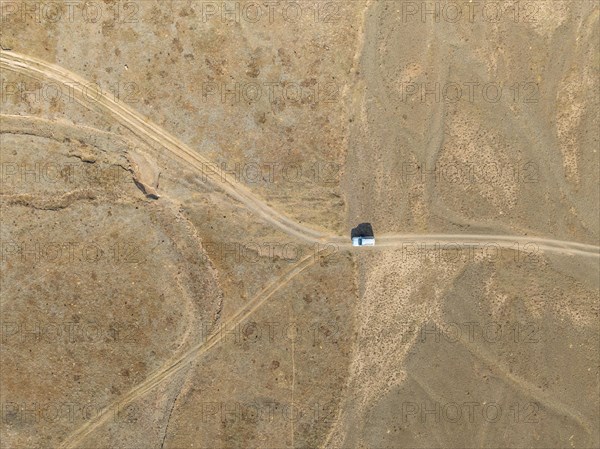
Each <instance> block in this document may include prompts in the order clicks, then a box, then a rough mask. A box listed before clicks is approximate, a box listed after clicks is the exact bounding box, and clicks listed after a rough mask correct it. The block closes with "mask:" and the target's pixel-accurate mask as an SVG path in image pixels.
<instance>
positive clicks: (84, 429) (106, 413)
mask: <svg viewBox="0 0 600 449" xmlns="http://www.w3.org/2000/svg"><path fill="white" fill-rule="evenodd" d="M322 252H323V251H320V252H319V253H317V255H309V256H306V257H304V258H303V259H302V260H301V261H300V262H298V263H297V264H296V265H294V266H293V267H291V268H290V269H289V270H288V271H287V272H286V273H285V274H283V276H281V277H280V278H279V279H277V280H276V281H274V282H272V283H271V284H269V285H268V286H267V287H265V288H264V289H263V290H261V291H260V292H259V293H257V294H256V295H255V296H254V297H253V298H252V299H251V300H250V301H249V302H248V303H247V305H246V306H245V307H243V308H241V309H240V310H239V311H238V312H237V313H236V314H235V315H233V316H232V317H230V318H229V319H228V320H227V321H226V322H225V323H224V325H223V328H221V329H219V331H217V332H215V333H213V334H211V335H210V336H209V337H208V338H207V339H206V341H204V342H200V343H198V344H196V345H195V346H194V347H192V348H191V349H190V350H188V351H187V352H186V353H184V354H182V355H181V356H180V357H177V358H175V359H172V360H170V361H169V362H167V363H168V366H166V367H165V368H162V369H160V370H158V371H156V372H154V373H153V374H151V375H150V376H149V377H148V378H146V379H145V380H144V381H143V382H141V383H140V384H138V385H137V386H136V387H134V388H133V389H131V390H130V391H129V392H128V393H126V394H125V395H124V396H122V397H121V398H120V399H119V400H118V401H116V402H114V403H113V404H110V405H109V406H107V407H105V408H104V409H103V410H102V411H101V412H100V413H98V414H97V415H96V416H95V417H94V418H92V419H90V420H89V421H87V422H86V423H85V424H83V425H82V426H81V427H80V428H79V429H77V430H76V431H74V432H73V433H71V434H70V435H69V436H68V437H67V438H66V439H65V440H64V441H63V442H62V443H61V445H60V446H59V448H60V449H68V448H75V447H77V446H78V445H79V444H80V443H81V442H82V441H83V440H84V439H85V438H86V437H87V436H88V435H89V434H90V433H92V432H93V431H94V430H95V429H97V428H98V427H100V426H101V425H102V424H104V423H105V422H106V421H107V420H109V419H110V417H111V416H114V415H113V413H115V412H116V411H117V410H119V409H122V408H123V407H125V406H126V405H127V404H129V403H130V402H132V401H134V400H135V399H137V398H139V397H141V396H143V395H144V394H145V393H147V392H149V391H150V390H152V389H153V388H154V387H156V386H157V385H159V384H160V383H161V382H162V381H164V380H165V379H167V378H169V377H171V376H173V375H174V374H176V373H178V372H180V371H181V370H182V369H184V368H186V367H187V366H188V365H189V364H191V363H192V362H193V361H194V360H195V359H196V358H198V357H199V356H201V355H202V354H204V353H206V352H207V351H208V350H210V349H211V348H213V347H214V346H215V345H216V344H217V343H219V342H220V341H221V340H222V338H223V336H224V335H227V333H228V332H229V331H232V330H233V329H234V328H235V327H236V326H237V325H238V324H240V323H242V322H243V321H244V320H245V319H247V318H248V317H249V316H250V315H252V314H253V313H254V312H255V311H256V310H258V309H259V308H260V307H261V306H262V305H263V304H264V303H265V302H266V301H267V300H268V299H269V298H271V296H273V295H274V294H275V293H277V291H279V290H280V289H281V288H282V287H284V286H286V285H287V284H288V283H289V282H290V281H292V280H293V279H294V278H295V277H296V276H297V275H299V274H300V273H301V272H302V271H304V270H305V269H307V268H309V267H310V266H312V265H313V264H314V263H315V262H316V261H317V260H319V255H320V254H321V253H322Z"/></svg>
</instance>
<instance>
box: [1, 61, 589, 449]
mask: <svg viewBox="0 0 600 449" xmlns="http://www.w3.org/2000/svg"><path fill="white" fill-rule="evenodd" d="M0 67H2V68H5V69H7V70H11V71H16V72H21V73H25V74H27V75H29V76H32V77H34V78H36V79H40V78H49V79H51V80H54V81H56V82H58V83H61V84H62V85H64V86H66V87H68V88H70V89H72V90H73V92H74V93H76V94H77V96H76V100H77V101H78V102H79V103H81V104H82V105H84V106H85V107H89V106H90V104H89V103H90V100H89V98H88V96H87V93H86V92H85V86H86V85H89V83H88V82H87V81H86V80H84V79H83V78H81V77H79V76H78V75H76V74H74V73H72V72H70V71H67V70H65V69H63V68H61V67H58V66H56V65H53V64H49V63H47V62H45V61H42V60H40V59H37V58H33V57H29V56H25V55H21V54H18V53H15V52H9V51H6V50H1V51H0ZM94 105H97V106H99V107H100V108H102V109H103V110H104V111H105V112H108V113H109V114H110V115H111V116H113V117H114V118H115V119H116V120H117V121H118V122H119V123H120V124H122V125H123V126H125V127H126V128H128V129H129V130H131V131H132V132H133V133H134V134H135V135H137V136H138V137H139V138H140V139H142V140H144V141H146V142H148V141H149V142H154V143H158V144H160V145H162V146H163V147H164V148H166V149H167V150H168V151H169V152H170V153H171V154H172V155H174V156H175V157H177V158H178V159H180V160H182V161H184V162H186V163H187V164H189V165H190V166H192V167H194V168H195V169H197V170H199V171H200V172H202V173H204V170H205V168H206V167H210V166H212V165H213V164H212V162H211V161H209V160H208V159H206V158H204V157H202V156H201V155H199V154H197V153H196V152H194V151H193V150H192V149H191V148H190V147H189V146H187V145H186V144H184V143H183V142H181V141H179V140H178V139H177V138H176V137H174V136H172V135H171V134H169V133H168V132H167V131H165V130H163V129H161V128H160V127H158V126H156V125H155V124H153V123H152V122H150V121H149V120H148V119H147V118H145V117H143V116H142V115H141V114H139V113H138V112H136V111H135V110H133V109H131V108H129V107H127V106H126V105H122V104H120V103H118V102H115V101H114V100H112V99H110V98H109V97H108V96H106V95H104V94H99V95H98V97H97V98H96V99H94ZM209 180H210V181H211V182H212V183H213V184H214V185H216V186H217V187H220V188H221V189H222V190H224V191H225V192H226V193H227V194H228V195H230V196H231V197H233V198H235V199H237V200H238V201H240V202H242V203H243V204H244V205H246V206H247V207H248V208H249V209H250V210H252V211H253V212H255V213H256V214H257V215H259V216H260V217H262V218H263V219H264V220H265V221H267V222H269V223H271V224H273V225H274V226H276V227H277V228H279V229H281V230H282V231H284V232H285V233H287V234H288V235H293V236H295V237H297V238H299V239H301V240H303V241H305V242H311V243H329V244H334V245H336V246H337V247H343V248H351V245H350V243H349V242H348V240H347V239H346V238H344V237H342V236H337V235H333V234H328V233H326V232H324V231H319V230H315V229H311V228H309V227H306V226H304V225H301V224H299V223H296V222H294V221H293V220H291V219H290V218H289V217H287V216H285V215H283V214H282V213H280V212H278V211H277V210H275V209H273V208H272V207H270V206H269V205H267V204H266V203H264V202H263V201H261V200H260V199H259V198H258V197H256V196H255V195H254V194H253V193H252V192H251V191H250V190H248V189H247V188H246V187H244V186H243V185H241V184H232V183H231V182H229V181H227V180H226V181H225V182H216V181H214V180H211V179H210V178H209ZM413 243H417V244H419V243H440V244H442V243H455V244H459V245H467V246H468V245H475V244H477V245H478V244H491V245H496V246H498V247H504V248H513V249H514V246H515V243H519V244H522V245H525V244H527V243H533V244H536V245H537V248H538V249H541V250H543V251H550V252H558V253H562V254H569V255H580V256H588V257H589V256H591V257H599V256H600V247H598V246H595V245H589V244H583V243H576V242H568V241H558V240H552V239H545V238H540V237H522V236H506V235H474V234H457V235H448V234H425V235H416V234H415V235H410V234H408V235H406V234H389V235H383V236H378V246H377V247H375V248H377V249H379V248H398V247H404V246H405V245H407V244H409V245H410V244H413ZM316 260H317V257H316V256H315V257H313V256H307V257H305V258H304V259H302V260H301V261H300V262H299V263H298V264H296V265H295V266H294V267H292V268H291V269H290V270H288V271H287V272H286V273H285V274H284V275H283V276H282V277H281V278H279V279H278V280H277V281H276V282H274V283H272V284H270V285H269V286H267V287H265V288H264V289H263V290H262V291H261V292H259V293H258V294H257V295H256V296H255V297H254V298H252V300H250V301H249V302H248V304H247V305H246V306H245V307H243V308H242V309H241V310H240V311H238V312H237V313H236V314H235V315H234V316H232V317H231V318H229V319H228V320H227V321H226V322H225V325H224V326H225V328H226V329H227V330H232V329H233V328H234V327H235V326H236V325H237V324H239V323H240V322H242V321H243V320H244V319H246V318H247V317H248V316H250V315H251V314H252V313H253V312H254V311H255V310H257V309H258V308H259V307H260V306H261V305H262V304H263V303H264V302H265V301H267V300H268V299H269V298H270V297H271V296H272V295H273V294H274V293H275V292H277V291H278V290H279V289H280V288H282V287H283V286H285V285H286V284H288V283H289V282H290V281H291V280H292V279H293V278H294V277H295V276H296V275H298V274H299V273H300V272H302V271H303V270H305V269H306V268H308V267H309V266H311V265H312V264H313V263H314V262H315V261H316ZM222 335H223V333H222V332H219V333H215V334H212V335H211V336H210V337H209V338H208V339H207V341H206V342H201V343H198V344H197V345H195V346H194V347H193V348H192V349H190V350H189V351H188V352H186V353H185V354H183V355H182V356H180V357H178V358H176V359H175V360H171V361H169V362H168V364H167V366H166V367H165V368H162V369H160V370H158V371H157V372H155V373H153V374H151V375H150V376H149V377H148V378H147V379H146V380H144V381H143V382H142V383H140V384H138V385H137V386H136V387H135V388H133V389H132V390H131V391H130V392H128V393H127V394H125V395H124V396H123V397H122V398H121V399H120V400H119V401H117V402H115V403H113V404H111V405H110V406H108V407H107V409H106V410H105V412H106V411H110V410H115V409H118V408H119V407H122V406H123V405H126V404H128V403H130V402H131V401H133V400H135V399H136V398H138V397H140V396H142V395H143V394H145V393H146V392H148V391H150V390H151V389H152V388H154V387H155V386H156V385H158V384H159V383H161V382H162V381H163V380H165V379H166V378H168V377H170V376H171V375H173V374H175V373H177V372H179V371H181V370H182V369H184V368H185V367H186V366H188V364H189V363H191V362H192V361H193V360H194V359H195V358H196V357H197V356H199V355H201V354H203V353H205V352H206V351H208V350H209V349H210V348H212V347H213V346H214V345H216V344H217V343H218V342H219V341H221V339H222ZM109 416H110V414H109V413H102V414H100V415H99V416H98V417H97V419H95V420H91V421H88V422H87V423H86V424H84V425H83V426H82V427H80V428H79V429H77V430H76V431H75V432H73V433H71V434H70V435H69V437H68V438H67V439H65V440H64V441H63V443H62V444H61V447H62V448H72V447H75V446H76V445H77V444H78V443H80V442H82V441H83V440H84V439H85V438H86V437H87V436H88V435H89V434H90V433H91V432H93V431H94V430H95V429H96V428H98V427H99V426H100V425H102V424H103V423H104V422H105V421H106V420H107V419H108V417H109Z"/></svg>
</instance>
